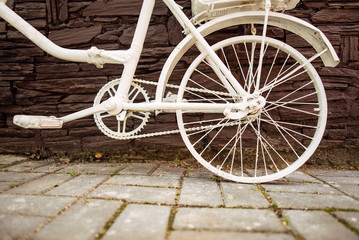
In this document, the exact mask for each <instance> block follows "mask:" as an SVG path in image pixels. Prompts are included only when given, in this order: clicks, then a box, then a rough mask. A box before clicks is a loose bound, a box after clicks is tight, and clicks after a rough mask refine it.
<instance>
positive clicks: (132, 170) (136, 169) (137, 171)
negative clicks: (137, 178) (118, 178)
mask: <svg viewBox="0 0 359 240" xmlns="http://www.w3.org/2000/svg"><path fill="white" fill-rule="evenodd" d="M124 166H125V169H123V170H121V171H120V172H119V173H118V174H120V175H122V174H130V175H147V174H149V173H150V172H151V171H153V169H154V168H155V167H156V165H154V164H144V163H142V164H127V165H124Z"/></svg>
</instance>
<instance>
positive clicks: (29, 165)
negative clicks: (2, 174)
mask: <svg viewBox="0 0 359 240" xmlns="http://www.w3.org/2000/svg"><path fill="white" fill-rule="evenodd" d="M47 164H48V162H47V161H28V162H23V163H19V164H16V165H13V166H11V167H8V169H9V171H11V172H24V171H35V168H37V167H41V166H44V165H47Z"/></svg>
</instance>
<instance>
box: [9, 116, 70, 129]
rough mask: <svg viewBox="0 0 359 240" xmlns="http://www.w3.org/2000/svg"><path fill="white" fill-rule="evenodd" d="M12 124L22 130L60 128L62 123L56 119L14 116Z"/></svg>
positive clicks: (59, 119)
mask: <svg viewBox="0 0 359 240" xmlns="http://www.w3.org/2000/svg"><path fill="white" fill-rule="evenodd" d="M14 124H16V125H18V126H20V127H23V128H37V129H53V128H62V124H63V121H62V119H61V118H56V117H45V116H32V115H30V116H29V115H15V116H14Z"/></svg>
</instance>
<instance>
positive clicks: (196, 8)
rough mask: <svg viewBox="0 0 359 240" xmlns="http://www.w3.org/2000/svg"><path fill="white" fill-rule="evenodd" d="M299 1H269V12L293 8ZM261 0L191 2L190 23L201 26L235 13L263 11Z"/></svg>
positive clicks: (205, 0) (203, 0) (193, 0)
mask: <svg viewBox="0 0 359 240" xmlns="http://www.w3.org/2000/svg"><path fill="white" fill-rule="evenodd" d="M298 3H299V0H271V8H270V10H271V11H284V10H289V9H293V8H295V6H296V5H297V4H298ZM265 5H266V3H265V1H263V0H192V14H193V19H192V22H193V23H195V24H201V23H203V22H206V21H208V20H212V19H215V18H217V17H220V16H224V15H227V14H230V13H235V12H244V11H258V10H264V9H265Z"/></svg>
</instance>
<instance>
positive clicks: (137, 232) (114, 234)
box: [102, 204, 171, 240]
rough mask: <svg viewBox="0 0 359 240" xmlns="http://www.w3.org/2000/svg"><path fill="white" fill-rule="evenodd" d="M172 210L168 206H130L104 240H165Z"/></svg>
mask: <svg viewBox="0 0 359 240" xmlns="http://www.w3.org/2000/svg"><path fill="white" fill-rule="evenodd" d="M170 210H171V209H170V207H167V206H152V205H137V204H130V205H128V206H127V207H126V208H125V210H124V211H123V212H122V213H121V215H120V216H119V217H118V218H117V219H116V221H115V222H114V224H113V225H112V226H111V228H110V229H109V230H108V231H107V233H106V235H105V236H104V238H102V239H104V240H111V239H116V240H117V239H118V240H121V239H123V240H128V239H131V240H140V239H141V240H142V239H146V240H160V239H163V240H164V239H165V238H166V232H167V224H168V218H169V215H170Z"/></svg>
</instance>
